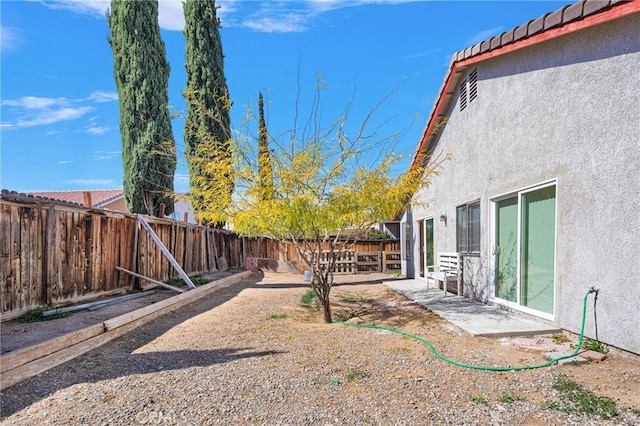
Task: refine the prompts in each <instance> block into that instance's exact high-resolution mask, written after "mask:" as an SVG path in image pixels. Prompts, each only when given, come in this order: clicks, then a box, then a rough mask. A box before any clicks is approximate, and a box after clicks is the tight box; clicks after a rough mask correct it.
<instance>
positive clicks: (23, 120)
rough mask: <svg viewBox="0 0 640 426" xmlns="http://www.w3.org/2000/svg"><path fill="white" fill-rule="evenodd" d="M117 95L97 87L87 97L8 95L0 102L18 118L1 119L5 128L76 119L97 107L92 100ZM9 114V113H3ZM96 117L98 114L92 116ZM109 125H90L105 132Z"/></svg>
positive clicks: (90, 128) (93, 131) (97, 130)
mask: <svg viewBox="0 0 640 426" xmlns="http://www.w3.org/2000/svg"><path fill="white" fill-rule="evenodd" d="M117 99H118V95H117V94H116V93H113V92H104V91H96V92H94V93H92V94H91V95H89V96H88V97H87V98H80V99H68V98H64V97H58V98H45V97H38V96H23V97H22V98H18V99H5V100H3V101H2V103H0V105H2V106H3V107H9V109H10V110H11V111H12V112H13V113H14V114H15V117H16V118H15V119H13V120H12V121H10V122H4V123H2V125H1V126H2V129H5V130H9V129H18V128H25V127H34V126H45V125H49V124H54V123H58V122H61V121H69V120H76V119H78V118H80V117H83V116H84V115H86V114H88V113H90V112H92V111H95V110H96V107H95V106H93V105H91V103H102V102H111V101H114V100H117ZM3 115H4V116H5V117H7V114H6V113H3ZM90 121H91V122H93V121H95V118H93V119H91V120H90ZM108 130H109V128H107V127H99V126H93V125H90V126H89V128H88V130H87V131H88V132H89V133H92V134H102V133H104V132H106V131H108Z"/></svg>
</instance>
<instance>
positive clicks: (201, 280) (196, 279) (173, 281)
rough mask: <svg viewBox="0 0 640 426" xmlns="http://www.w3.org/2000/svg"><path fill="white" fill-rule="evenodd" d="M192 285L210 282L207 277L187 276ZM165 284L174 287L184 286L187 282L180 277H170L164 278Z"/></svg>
mask: <svg viewBox="0 0 640 426" xmlns="http://www.w3.org/2000/svg"><path fill="white" fill-rule="evenodd" d="M189 279H190V280H191V282H192V283H193V285H194V286H196V287H198V286H199V285H203V284H208V283H210V282H211V280H210V279H209V278H202V277H189ZM165 284H169V285H172V286H174V287H184V286H186V285H187V283H185V282H184V280H183V279H182V278H171V279H170V280H166V281H165Z"/></svg>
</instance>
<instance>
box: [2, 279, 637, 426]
mask: <svg viewBox="0 0 640 426" xmlns="http://www.w3.org/2000/svg"><path fill="white" fill-rule="evenodd" d="M236 272H237V271H236ZM230 273H232V272H228V273H219V274H216V275H214V276H212V277H211V278H213V279H216V278H221V277H222V276H226V275H229V274H230ZM394 278H395V277H393V276H389V275H382V274H370V275H348V276H345V275H339V276H336V285H335V287H334V289H333V290H332V302H333V303H332V306H333V314H334V320H348V321H349V322H350V323H353V324H384V325H385V326H388V327H394V328H397V329H401V330H411V332H413V333H416V334H418V335H420V337H422V338H425V339H427V340H428V341H430V342H433V344H434V346H435V347H436V349H437V350H438V351H439V352H441V353H443V354H446V356H447V357H448V358H451V359H453V360H457V361H460V362H465V363H471V364H481V365H492V366H514V365H536V364H541V363H542V362H544V359H543V358H542V356H541V355H540V354H536V353H530V352H525V351H522V350H520V349H518V348H517V347H516V346H513V345H512V344H511V342H510V340H511V339H508V338H502V339H495V338H482V337H472V336H470V335H468V334H467V333H465V332H464V331H462V330H460V329H458V328H457V327H456V326H454V325H453V324H451V323H449V322H447V321H445V320H443V319H442V318H440V317H439V316H437V315H436V314H434V313H432V312H431V311H429V310H428V309H425V308H423V307H421V306H420V305H418V304H417V303H415V302H413V301H411V300H408V299H406V298H405V297H404V296H402V295H401V294H399V293H397V292H395V291H393V290H392V289H391V288H389V287H388V286H387V285H385V284H383V281H385V280H386V281H388V280H391V279H394ZM249 281H250V282H247V280H245V281H243V282H241V283H239V284H233V285H231V286H229V287H228V289H225V290H224V291H220V292H214V293H212V294H211V295H209V296H207V297H206V299H207V300H202V301H198V302H195V303H194V304H193V306H192V307H190V306H189V305H188V306H185V307H183V308H180V310H179V312H177V313H174V314H171V315H170V316H168V317H171V318H172V319H171V321H170V322H171V324H170V325H163V324H162V323H161V322H160V321H158V322H156V323H154V324H148V325H145V326H143V327H142V328H144V329H145V330H146V331H142V330H141V331H140V333H147V334H148V333H151V332H150V331H149V329H151V328H152V327H160V328H162V327H164V328H162V330H161V331H165V329H166V328H167V327H176V326H177V325H178V324H181V323H186V322H187V321H188V319H189V318H190V317H192V316H196V315H198V314H200V313H202V312H209V311H211V310H212V309H213V307H218V308H216V309H221V307H222V308H223V309H222V310H221V311H220V312H221V313H220V314H219V315H221V316H220V318H219V319H218V321H220V323H222V322H227V321H230V322H233V321H238V320H237V318H241V317H242V316H243V315H246V312H247V304H252V303H259V302H258V300H259V298H260V288H262V287H267V288H270V289H276V290H277V291H278V292H279V294H280V295H281V296H280V297H279V298H278V300H279V301H282V303H284V302H285V301H286V304H282V305H278V306H277V307H276V306H275V305H272V306H273V307H272V309H276V310H274V311H273V312H271V313H270V314H273V315H276V314H278V315H280V314H281V315H282V317H283V318H286V319H285V320H284V321H286V323H287V324H288V326H289V327H291V328H292V329H293V328H295V329H313V328H314V327H318V326H319V325H320V324H322V323H323V319H322V313H321V311H320V310H309V309H304V308H301V306H300V304H299V301H300V294H302V292H303V291H304V288H305V287H306V286H307V285H308V283H304V282H303V279H302V276H298V275H292V274H274V273H266V274H262V273H256V274H255V275H254V277H252V278H251V279H250V280H249ZM280 292H281V293H280ZM174 295H175V293H174V292H171V291H168V290H159V291H158V292H156V293H155V294H153V295H150V296H146V297H143V298H139V299H134V300H131V301H128V302H126V303H120V304H117V305H112V306H109V307H105V308H102V309H98V310H95V311H80V312H75V313H74V314H73V315H71V316H70V317H68V318H64V319H58V320H53V321H47V322H41V323H30V324H21V323H17V322H15V321H11V322H7V323H3V324H2V329H1V332H2V353H6V352H9V351H12V350H17V349H21V348H23V347H26V346H29V345H33V344H36V343H40V342H43V341H46V340H47V339H51V338H54V337H57V336H60V335H63V334H66V333H69V332H71V331H74V330H78V329H80V328H83V327H87V326H90V325H94V324H97V323H100V322H102V321H105V320H107V319H110V318H113V317H115V316H118V315H122V314H124V313H127V312H130V311H133V310H135V309H139V308H141V307H144V306H147V305H149V304H152V303H157V302H158V301H160V300H163V299H165V298H167V297H171V296H174ZM217 299H220V300H217ZM269 303H271V304H273V303H274V302H273V301H270V302H269ZM201 305H202V306H201ZM190 310H192V311H190ZM263 310H264V309H263ZM265 315H266V314H265ZM243 327H245V328H246V327H248V326H246V325H243ZM254 328H255V327H254V326H253V325H252V326H251V327H249V328H247V329H246V330H245V332H247V333H249V332H253V331H254ZM135 333H137V331H136V330H134V331H132V332H130V335H131V336H130V337H128V338H127V339H129V340H132V341H133V340H140V339H138V338H137V337H135V336H134V334H135ZM151 334H152V335H154V336H155V335H157V334H158V335H159V334H161V333H160V332H157V333H156V332H153V333H151ZM423 334H424V335H423ZM134 338H135V339H134ZM125 340H126V339H125ZM142 340H144V339H142ZM394 344H395V343H394ZM109 345H110V344H107V345H105V347H106V346H109ZM98 350H100V351H101V349H98ZM107 350H108V349H105V351H107ZM425 354H426V358H427V361H426V362H436V363H437V364H438V365H440V364H442V363H441V362H440V361H439V360H436V359H435V355H433V354H432V353H431V352H429V351H428V350H424V351H423V352H420V354H419V357H424V356H425ZM407 355H408V356H412V355H411V353H410V352H407ZM429 358H431V359H429ZM420 362H425V361H424V360H422V359H421V361H420ZM58 368H63V366H61V367H58ZM550 368H553V369H555V370H556V371H557V372H558V373H559V374H563V375H566V376H567V377H569V378H572V379H574V380H576V381H578V380H579V382H580V383H581V384H583V385H584V386H586V387H587V388H589V389H591V390H593V391H594V392H597V393H598V394H600V395H604V396H608V397H611V398H613V399H614V400H616V401H618V402H619V403H620V404H622V405H624V406H627V407H633V408H635V409H636V410H640V358H638V357H636V356H633V355H629V354H623V353H616V352H615V351H612V352H611V353H609V356H608V357H607V358H606V359H605V360H604V361H601V362H591V363H589V364H585V365H568V366H552V367H550ZM449 374H451V373H449ZM45 378H46V377H45ZM45 378H43V379H40V378H37V379H34V380H36V381H37V380H45ZM21 386H23V387H24V389H29V386H31V385H30V384H29V383H26V382H25V383H24V384H19V385H17V386H16V390H12V389H11V388H10V389H9V390H8V393H7V394H6V395H5V396H8V397H11V395H12V393H15V392H19V393H20V394H22V396H21V397H20V398H17V395H16V398H17V399H16V401H19V402H16V406H15V407H12V406H9V405H7V407H6V408H5V407H3V414H4V415H7V414H10V413H11V412H14V410H17V409H19V408H23V407H25V406H26V405H28V404H29V403H30V400H29V398H27V399H24V395H25V394H24V393H23V392H22V391H21V388H20V387H21ZM40 397H41V396H39V397H36V396H34V398H35V399H34V401H37V400H38V399H39V398H40ZM493 397H495V398H497V397H499V395H494V396H493ZM540 398H542V396H540ZM31 402H33V401H31ZM5 410H7V411H5ZM531 424H534V423H531Z"/></svg>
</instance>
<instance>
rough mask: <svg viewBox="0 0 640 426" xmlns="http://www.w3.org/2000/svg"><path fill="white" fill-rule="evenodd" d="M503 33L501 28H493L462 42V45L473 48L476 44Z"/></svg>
mask: <svg viewBox="0 0 640 426" xmlns="http://www.w3.org/2000/svg"><path fill="white" fill-rule="evenodd" d="M503 31H504V30H503V27H495V28H491V29H490V30H484V31H481V32H479V33H477V34H474V35H473V36H471V37H470V38H468V39H467V41H465V42H464V44H465V46H467V47H469V46H475V45H476V44H478V43H480V42H483V41H485V40H488V39H489V38H491V37H493V36H495V35H498V34H500V33H502V32H503Z"/></svg>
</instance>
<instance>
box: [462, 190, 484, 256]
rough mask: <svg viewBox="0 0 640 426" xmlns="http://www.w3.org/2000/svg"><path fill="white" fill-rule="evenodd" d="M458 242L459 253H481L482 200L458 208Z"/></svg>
mask: <svg viewBox="0 0 640 426" xmlns="http://www.w3.org/2000/svg"><path fill="white" fill-rule="evenodd" d="M456 242H457V243H456V247H457V251H458V252H459V253H465V254H479V253H480V200H478V201H475V202H473V203H468V204H464V205H462V206H458V207H457V208H456Z"/></svg>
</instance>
